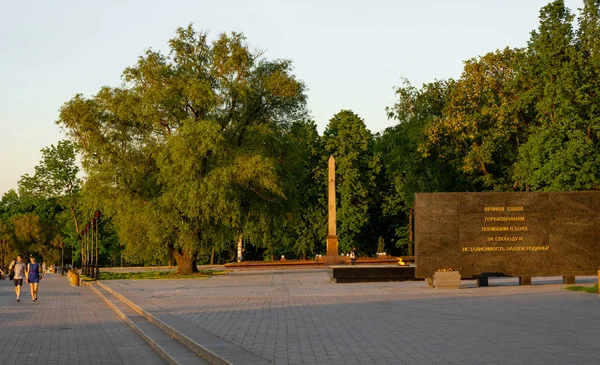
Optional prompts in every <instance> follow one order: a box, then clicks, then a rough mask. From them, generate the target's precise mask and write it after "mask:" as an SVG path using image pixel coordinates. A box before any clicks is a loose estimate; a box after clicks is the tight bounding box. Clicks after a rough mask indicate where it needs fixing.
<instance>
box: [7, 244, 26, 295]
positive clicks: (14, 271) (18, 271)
mask: <svg viewBox="0 0 600 365" xmlns="http://www.w3.org/2000/svg"><path fill="white" fill-rule="evenodd" d="M9 272H10V273H11V276H12V279H13V282H14V283H15V293H16V294H17V302H20V301H21V287H22V286H23V277H24V276H25V264H24V263H23V255H19V256H17V259H16V260H13V262H11V263H10V268H9Z"/></svg>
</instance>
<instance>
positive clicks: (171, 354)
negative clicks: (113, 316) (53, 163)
mask: <svg viewBox="0 0 600 365" xmlns="http://www.w3.org/2000/svg"><path fill="white" fill-rule="evenodd" d="M89 287H90V288H91V289H92V291H94V292H95V293H96V294H97V295H98V296H100V298H101V299H102V300H103V301H104V302H106V304H107V305H108V306H109V307H110V308H111V309H112V310H113V311H114V312H115V313H117V315H118V316H119V317H121V318H122V319H123V320H124V321H125V323H127V324H128V325H129V326H130V327H131V328H132V329H133V330H134V331H135V332H136V333H137V334H138V335H139V336H140V337H142V338H143V339H144V340H145V341H146V342H147V343H148V344H149V345H150V346H151V347H152V348H153V349H154V350H155V351H156V352H157V353H158V354H159V355H160V356H161V357H162V358H163V359H164V360H165V361H166V362H167V363H168V364H171V365H198V364H200V365H202V364H209V363H208V362H207V361H206V360H204V359H202V358H201V357H199V356H198V355H197V354H195V353H194V352H193V351H192V350H190V349H188V348H187V347H186V346H184V345H183V344H181V343H180V342H179V341H177V340H176V339H174V338H172V337H170V336H169V335H168V334H167V333H165V332H164V331H163V330H161V329H160V328H158V327H156V326H154V325H153V324H152V323H150V322H148V321H147V320H146V319H145V318H144V317H143V316H141V315H140V314H138V313H137V312H135V311H134V310H133V309H132V308H130V307H129V306H128V305H127V304H125V303H123V302H122V301H121V300H120V299H119V298H117V297H115V296H114V295H112V294H111V293H110V292H108V291H107V290H105V289H104V288H102V287H101V286H99V285H97V284H92V285H89Z"/></svg>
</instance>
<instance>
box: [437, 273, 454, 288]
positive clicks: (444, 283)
mask: <svg viewBox="0 0 600 365" xmlns="http://www.w3.org/2000/svg"><path fill="white" fill-rule="evenodd" d="M460 279H461V277H460V273H459V272H458V271H446V272H441V271H438V272H435V273H434V274H433V287H434V288H436V289H460Z"/></svg>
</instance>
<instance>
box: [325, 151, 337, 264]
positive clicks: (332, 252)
mask: <svg viewBox="0 0 600 365" xmlns="http://www.w3.org/2000/svg"><path fill="white" fill-rule="evenodd" d="M328 192H329V199H328V204H327V205H328V211H329V229H328V231H327V256H329V257H331V258H333V261H336V258H337V256H338V239H337V233H336V214H335V159H334V158H333V156H331V157H329V188H328Z"/></svg>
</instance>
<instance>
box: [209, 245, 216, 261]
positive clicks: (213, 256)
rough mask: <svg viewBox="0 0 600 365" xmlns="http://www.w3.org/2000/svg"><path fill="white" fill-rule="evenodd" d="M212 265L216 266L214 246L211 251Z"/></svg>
mask: <svg viewBox="0 0 600 365" xmlns="http://www.w3.org/2000/svg"><path fill="white" fill-rule="evenodd" d="M210 264H211V265H214V264H215V246H213V248H212V250H211V251H210Z"/></svg>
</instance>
